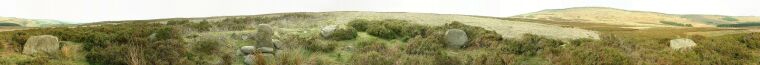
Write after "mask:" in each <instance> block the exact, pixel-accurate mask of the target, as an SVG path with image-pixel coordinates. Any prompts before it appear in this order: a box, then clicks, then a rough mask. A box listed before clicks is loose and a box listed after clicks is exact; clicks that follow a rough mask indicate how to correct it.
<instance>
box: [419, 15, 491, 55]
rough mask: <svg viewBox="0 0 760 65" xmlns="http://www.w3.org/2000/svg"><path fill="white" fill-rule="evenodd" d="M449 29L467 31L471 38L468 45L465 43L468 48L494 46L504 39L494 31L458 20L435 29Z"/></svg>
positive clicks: (468, 36)
mask: <svg viewBox="0 0 760 65" xmlns="http://www.w3.org/2000/svg"><path fill="white" fill-rule="evenodd" d="M447 29H460V30H464V32H465V33H467V38H469V39H470V41H468V42H467V45H465V47H467V48H480V47H494V46H495V45H498V44H499V42H501V41H502V40H503V38H502V36H501V35H500V34H498V33H496V32H494V31H490V30H486V29H485V28H482V27H477V26H470V25H465V24H463V23H460V22H457V21H454V22H451V23H449V24H446V25H444V26H441V27H438V28H437V29H435V30H439V31H446V30H447ZM428 33H429V32H428Z"/></svg>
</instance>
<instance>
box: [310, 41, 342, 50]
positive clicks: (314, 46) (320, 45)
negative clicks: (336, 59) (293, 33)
mask: <svg viewBox="0 0 760 65" xmlns="http://www.w3.org/2000/svg"><path fill="white" fill-rule="evenodd" d="M337 45H338V44H337V43H335V42H334V41H322V40H315V42H312V43H307V45H306V49H308V50H310V51H319V52H332V51H334V50H335V49H336V48H337V47H336V46H337Z"/></svg>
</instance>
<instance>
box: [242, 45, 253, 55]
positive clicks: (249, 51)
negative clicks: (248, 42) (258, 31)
mask: <svg viewBox="0 0 760 65" xmlns="http://www.w3.org/2000/svg"><path fill="white" fill-rule="evenodd" d="M254 50H256V47H254V46H243V47H240V52H243V54H245V55H248V54H253V52H254Z"/></svg>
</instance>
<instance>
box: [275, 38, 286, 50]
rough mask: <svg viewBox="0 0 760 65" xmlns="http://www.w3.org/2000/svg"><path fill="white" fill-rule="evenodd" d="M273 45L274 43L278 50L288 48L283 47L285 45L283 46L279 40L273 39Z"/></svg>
mask: <svg viewBox="0 0 760 65" xmlns="http://www.w3.org/2000/svg"><path fill="white" fill-rule="evenodd" d="M272 43H274V47H276V48H277V49H283V48H286V46H285V45H283V44H282V42H280V40H277V39H273V40H272Z"/></svg>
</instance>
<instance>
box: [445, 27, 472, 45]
mask: <svg viewBox="0 0 760 65" xmlns="http://www.w3.org/2000/svg"><path fill="white" fill-rule="evenodd" d="M445 37H446V46H447V47H449V48H461V47H462V46H463V45H465V42H467V40H468V39H467V33H466V32H464V31H463V30H459V29H449V30H447V31H446V36H445Z"/></svg>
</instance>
